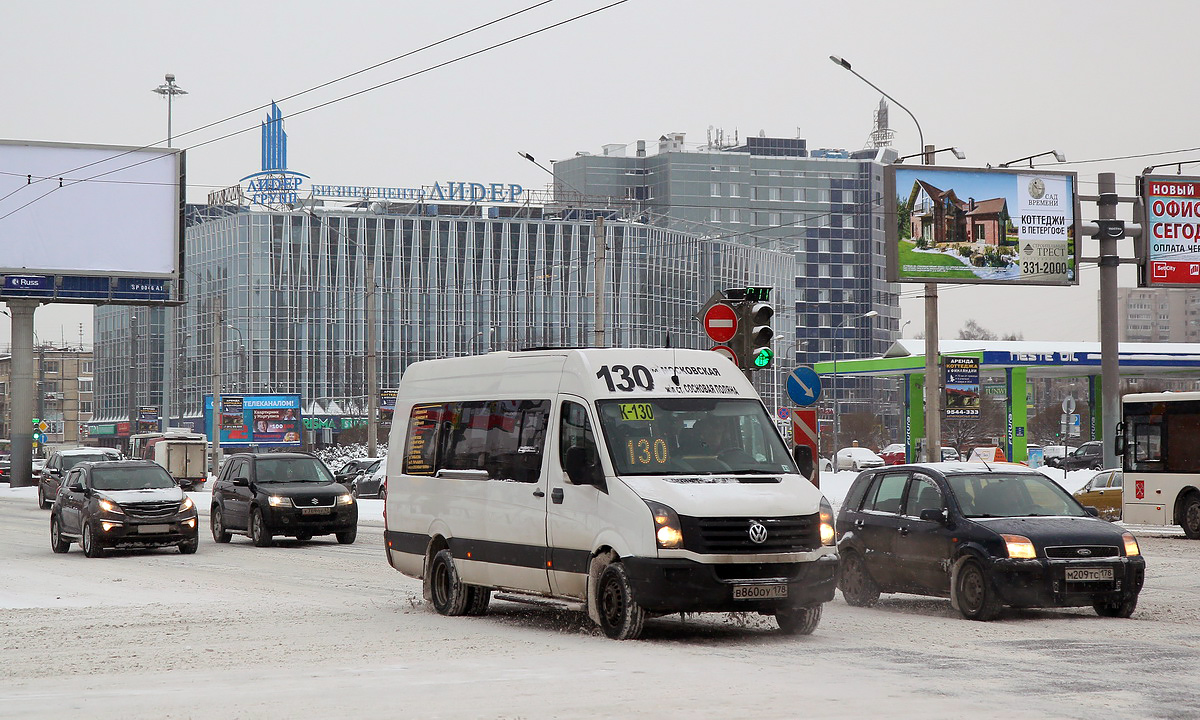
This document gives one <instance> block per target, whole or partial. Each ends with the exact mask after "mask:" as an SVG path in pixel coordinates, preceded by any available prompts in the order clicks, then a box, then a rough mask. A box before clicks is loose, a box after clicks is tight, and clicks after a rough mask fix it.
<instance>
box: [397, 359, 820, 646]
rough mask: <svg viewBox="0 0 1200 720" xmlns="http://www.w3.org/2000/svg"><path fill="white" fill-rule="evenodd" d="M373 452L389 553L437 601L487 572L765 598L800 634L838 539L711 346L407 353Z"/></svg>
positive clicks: (471, 591)
mask: <svg viewBox="0 0 1200 720" xmlns="http://www.w3.org/2000/svg"><path fill="white" fill-rule="evenodd" d="M394 418H395V419H394V421H393V424H392V433H391V437H390V448H389V452H388V456H387V483H388V494H387V502H386V508H385V515H384V519H385V526H386V545H387V550H386V552H387V556H388V562H389V563H391V565H392V567H394V568H396V569H397V570H399V571H401V572H403V573H405V574H407V575H411V576H413V577H416V578H423V579H424V591H425V598H426V599H427V600H429V601H430V602H431V603H432V604H433V606H434V608H435V609H437V611H438V612H440V613H442V614H443V615H462V614H476V615H478V614H483V613H485V612H486V611H487V606H488V602H489V599H490V597H491V591H492V590H498V591H503V592H505V593H506V594H507V595H506V599H531V600H534V601H540V602H546V601H547V600H551V601H554V602H557V603H561V604H564V605H566V606H569V607H572V608H574V609H577V610H586V611H587V612H588V614H589V615H590V616H591V618H592V619H593V620H594V621H595V622H596V623H598V624H599V625H600V627H601V628H602V629H603V630H604V632H605V634H606V635H608V636H609V637H611V638H615V639H625V638H634V637H637V636H638V635H639V634H640V632H641V630H642V623H643V622H644V620H645V618H646V617H647V616H653V615H661V614H668V613H681V612H689V613H690V612H712V611H722V612H729V611H751V612H758V613H761V614H773V615H774V616H775V617H776V619H777V621H778V623H779V627H780V628H781V629H782V630H783V631H784V632H786V633H803V634H807V633H811V632H812V631H813V630H814V629H815V628H816V626H817V623H818V622H819V621H820V617H821V606H822V603H824V602H827V601H829V600H831V599H833V590H834V575H835V569H836V567H837V551H836V549H835V548H834V533H833V517H832V510H831V508H830V506H829V503H828V502H827V501H826V500H825V498H824V497H822V495H821V492H820V491H819V490H818V489H817V488H816V487H814V486H813V485H812V483H810V482H809V481H808V480H806V479H805V478H804V477H803V476H802V475H800V472H799V470H798V468H797V467H796V464H795V462H794V461H793V459H792V458H791V457H790V456H789V454H788V449H787V447H786V445H785V444H784V441H783V439H782V438H781V437H780V435H779V432H778V430H777V429H776V426H775V423H774V422H773V421H772V419H771V416H770V414H769V413H768V412H767V409H766V408H765V407H764V406H763V403H762V401H761V400H760V399H759V397H758V395H757V394H756V393H755V391H754V388H753V386H751V385H750V383H749V382H748V381H747V380H746V378H745V376H743V375H742V373H741V372H740V371H739V370H738V369H737V368H736V367H735V366H734V365H733V363H731V362H730V361H729V360H728V359H726V358H724V357H723V356H721V355H718V354H717V353H713V352H708V351H700V350H670V349H587V350H537V351H528V352H494V353H490V354H488V355H484V356H479V357H464V358H453V359H446V360H433V361H428V362H419V363H414V364H413V365H412V366H410V367H409V368H408V370H407V371H406V372H405V374H404V378H403V380H402V381H401V383H400V388H399V390H398V392H397V397H396V409H395V415H394Z"/></svg>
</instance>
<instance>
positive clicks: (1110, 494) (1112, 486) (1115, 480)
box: [1075, 468, 1124, 521]
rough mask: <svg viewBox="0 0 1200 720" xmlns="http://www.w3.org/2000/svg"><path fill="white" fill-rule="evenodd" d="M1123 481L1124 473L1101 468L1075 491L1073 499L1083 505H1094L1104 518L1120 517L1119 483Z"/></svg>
mask: <svg viewBox="0 0 1200 720" xmlns="http://www.w3.org/2000/svg"><path fill="white" fill-rule="evenodd" d="M1123 483H1124V473H1123V472H1122V471H1121V470H1120V469H1119V468H1118V469H1115V470H1101V471H1100V472H1098V473H1096V474H1095V475H1094V476H1093V477H1092V479H1091V480H1089V481H1088V483H1087V485H1084V486H1083V487H1081V488H1079V489H1078V490H1076V491H1075V499H1076V500H1078V501H1079V504H1080V505H1083V506H1084V507H1094V508H1096V509H1097V510H1099V511H1100V517H1102V518H1104V519H1105V520H1113V521H1115V520H1120V519H1121V496H1122V493H1121V485H1122V484H1123Z"/></svg>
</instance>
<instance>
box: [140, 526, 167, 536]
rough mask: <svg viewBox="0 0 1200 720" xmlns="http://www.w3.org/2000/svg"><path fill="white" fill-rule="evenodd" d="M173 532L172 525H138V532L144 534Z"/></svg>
mask: <svg viewBox="0 0 1200 720" xmlns="http://www.w3.org/2000/svg"><path fill="white" fill-rule="evenodd" d="M166 532H171V526H170V525H138V533H140V534H142V535H161V534H163V533H166Z"/></svg>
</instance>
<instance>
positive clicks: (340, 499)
mask: <svg viewBox="0 0 1200 720" xmlns="http://www.w3.org/2000/svg"><path fill="white" fill-rule="evenodd" d="M337 504H338V505H353V504H354V496H353V495H351V494H350V493H342V494H341V495H338V496H337Z"/></svg>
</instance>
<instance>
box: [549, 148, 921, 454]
mask: <svg viewBox="0 0 1200 720" xmlns="http://www.w3.org/2000/svg"><path fill="white" fill-rule="evenodd" d="M652 150H653V148H652ZM895 158H896V153H895V151H893V150H890V149H877V150H861V151H846V150H830V149H815V150H810V149H809V148H808V146H807V142H806V140H804V139H803V138H799V137H797V138H771V137H763V136H759V137H747V138H745V139H744V141H741V142H734V143H728V144H726V143H723V142H720V139H719V138H718V140H717V141H714V140H713V138H712V137H711V136H710V138H708V140H707V142H705V143H704V144H703V145H699V146H696V145H689V144H688V143H686V142H685V138H684V135H683V134H682V133H669V134H667V135H663V136H662V137H660V138H659V140H658V147H657V153H654V152H647V150H646V143H645V142H644V141H638V142H637V143H636V145H635V144H630V145H606V146H604V147H603V149H602V151H601V153H599V154H592V153H588V152H580V153H576V155H575V156H574V157H572V158H569V159H567V160H562V161H559V162H556V163H555V164H554V177H555V185H554V190H555V194H556V195H557V196H561V197H562V198H569V197H572V196H575V195H576V194H578V195H580V196H583V197H592V198H604V197H607V198H613V199H615V200H620V201H625V202H630V203H634V204H636V206H637V207H639V208H640V209H641V210H642V211H643V212H644V213H645V216H646V217H647V221H648V222H651V223H654V224H658V225H661V226H664V227H673V228H679V229H684V230H686V231H688V232H694V233H698V234H701V235H704V236H707V237H715V238H725V239H728V240H731V241H733V242H739V243H742V244H746V245H751V246H754V247H763V248H771V249H774V250H776V251H778V252H780V253H783V254H787V255H789V256H790V257H791V258H792V259H793V261H794V265H793V267H792V270H791V272H790V275H791V277H790V281H791V282H790V288H791V292H790V293H785V294H783V295H782V296H781V302H780V303H779V305H780V306H781V307H780V308H779V314H778V315H777V316H776V319H777V322H776V327H777V328H780V330H779V334H778V335H777V339H776V342H775V347H776V350H777V352H778V354H779V357H780V359H781V361H782V362H783V363H784V364H785V366H786V367H785V369H790V368H791V367H794V366H795V365H797V364H804V365H810V364H812V363H815V362H820V361H830V360H833V358H834V357H835V356H836V357H838V358H839V359H845V358H852V357H878V356H881V355H883V354H884V352H885V351H886V350H887V349H888V347H889V346H890V345H891V344H892V342H894V341H895V339H896V338H897V337H898V336H899V328H900V306H899V285H898V284H896V283H890V282H888V281H887V279H886V278H887V264H886V259H885V255H884V244H885V223H887V222H888V220H887V218H886V217H885V214H884V201H883V191H884V188H883V170H884V165H885V164H886V163H889V162H892V161H893V160H895ZM789 309H790V310H791V311H792V312H788V310H789ZM870 311H875V312H876V313H878V316H877V317H872V318H863V315H865V314H867V313H868V312H870ZM782 328H794V330H793V331H790V332H789V331H787V330H783V329H782ZM837 384H838V387H839V388H840V389H841V392H840V393H839V395H840V397H839V400H841V401H842V403H843V405H842V408H843V410H844V411H847V412H853V411H856V410H864V411H871V412H876V413H878V414H881V415H884V416H886V417H888V418H889V419H890V424H891V425H892V426H893V428H894V430H895V431H897V432H898V431H899V430H900V425H899V423H900V416H901V412H900V405H899V401H900V395H899V391H898V388H897V386H896V384H895V382H894V381H892V380H885V379H874V380H873V379H865V378H864V379H851V378H842V379H839V381H838V383H837ZM828 396H829V393H826V397H827V398H828ZM824 411H825V412H826V413H831V412H832V407H831V406H828V407H826V408H824Z"/></svg>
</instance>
